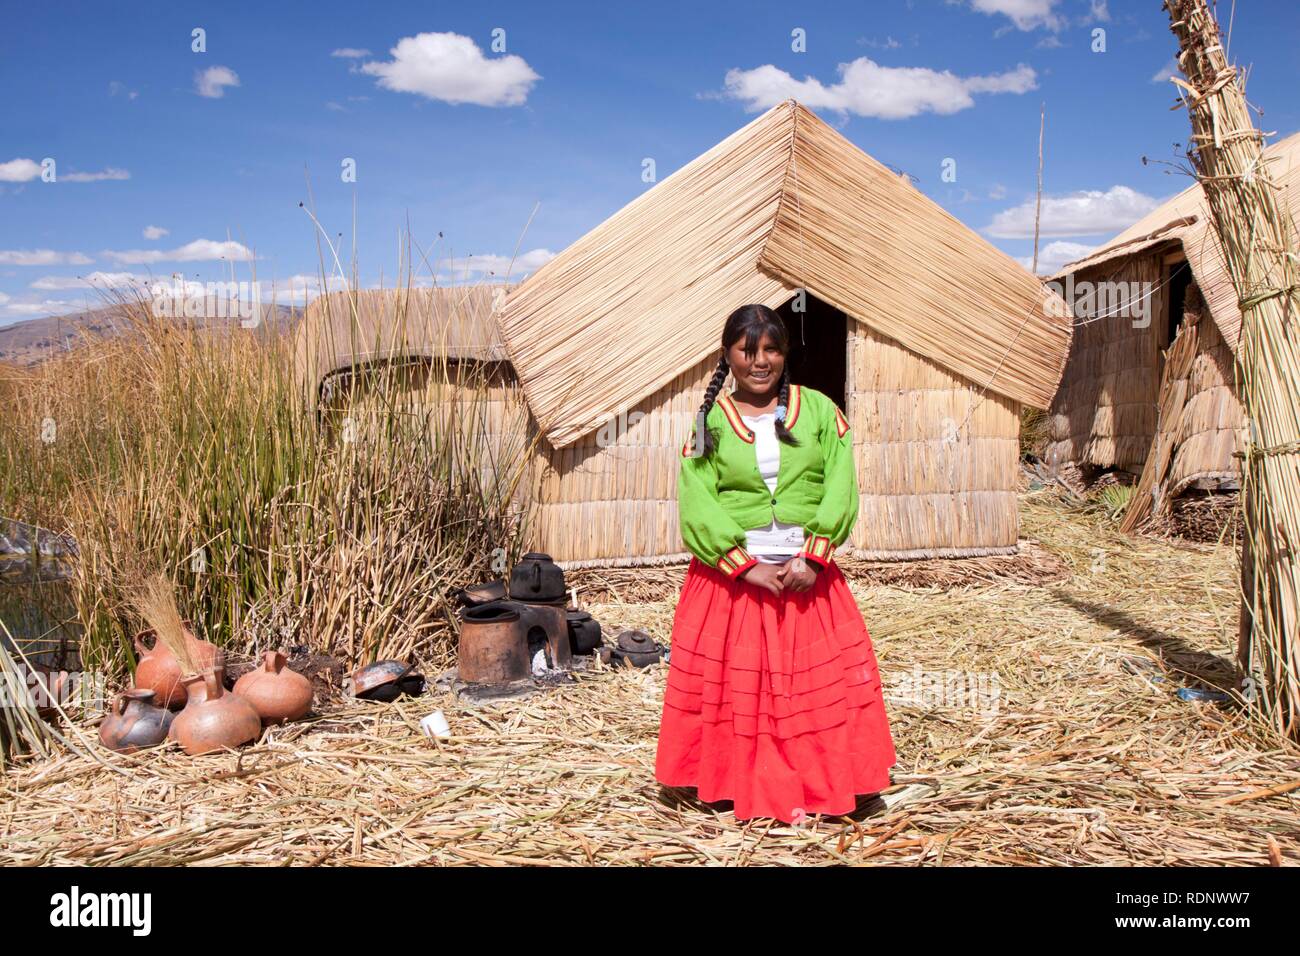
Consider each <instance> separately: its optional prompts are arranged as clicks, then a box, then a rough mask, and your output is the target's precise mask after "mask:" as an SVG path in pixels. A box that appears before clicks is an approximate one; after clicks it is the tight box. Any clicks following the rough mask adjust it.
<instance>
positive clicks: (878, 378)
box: [334, 322, 1020, 568]
mask: <svg viewBox="0 0 1300 956" xmlns="http://www.w3.org/2000/svg"><path fill="white" fill-rule="evenodd" d="M847 347H848V351H849V355H848V358H849V362H848V383H847V385H848V393H849V398H848V402H847V404H848V408H847V409H846V413H847V415H848V417H849V420H850V423H851V425H852V427H853V429H854V451H855V457H856V460H857V465H858V483H859V490H860V516H859V520H858V523H857V526H856V528H855V531H854V533H853V535H852V538H851V540H850V550H851V551H852V553H853V554H854V555H855V556H857V557H864V558H868V559H881V560H901V559H914V558H933V557H972V556H977V555H984V554H1007V553H1012V552H1014V551H1015V547H1016V538H1017V530H1018V526H1017V517H1016V476H1017V461H1018V455H1019V425H1020V423H1019V405H1018V403H1016V402H1014V401H1012V400H1011V399H1008V398H1005V397H1004V396H1001V395H997V394H995V393H993V392H984V393H983V394H981V393H980V390H979V389H978V388H976V387H975V386H974V385H972V384H971V383H970V382H968V381H966V380H965V379H963V378H961V377H959V376H956V375H954V374H953V373H951V372H949V371H947V370H945V369H944V368H942V367H941V366H939V365H937V364H936V363H934V362H932V361H930V360H929V359H926V358H923V357H921V356H918V355H916V354H915V353H912V352H910V351H908V350H907V349H905V348H904V347H903V346H902V345H901V344H899V343H898V342H895V341H894V340H892V339H889V338H888V337H886V336H883V335H879V334H877V333H874V332H872V331H871V330H870V329H868V328H867V327H866V326H863V325H861V324H860V323H856V322H850V323H849V335H848V345H847ZM476 366H477V367H480V368H491V369H492V371H491V372H490V373H488V374H489V383H488V388H486V389H484V388H469V387H466V386H465V385H464V384H463V383H462V384H461V385H457V384H456V383H455V382H451V381H448V377H447V374H446V370H445V369H443V370H442V371H438V370H436V369H435V370H432V371H431V370H430V367H429V366H427V365H418V366H412V367H411V369H410V370H409V371H407V372H405V373H404V375H403V376H402V377H401V378H393V377H391V376H390V377H389V378H388V379H387V381H388V383H389V385H388V386H386V387H385V388H384V389H383V390H382V391H375V392H366V391H365V389H364V388H357V389H356V390H354V391H353V392H352V393H351V394H352V396H353V398H352V401H351V403H350V405H349V406H348V407H349V409H350V410H344V409H343V408H341V407H339V408H336V409H335V412H334V414H335V415H336V416H339V419H338V420H339V421H340V422H343V421H350V422H351V423H352V426H351V427H352V428H353V430H354V434H358V435H362V436H364V434H365V431H366V429H367V428H368V427H372V426H371V425H369V424H368V423H370V422H382V421H386V420H389V416H388V415H387V414H383V413H381V412H382V411H383V410H384V409H385V408H386V407H387V406H388V405H390V404H391V403H394V402H396V403H398V405H399V407H400V408H401V409H403V410H404V414H409V415H412V416H416V417H424V418H425V419H426V420H427V419H428V418H429V417H430V416H434V415H444V416H445V415H457V416H461V417H462V418H463V416H465V415H466V414H477V415H483V416H486V417H487V418H488V419H489V421H490V424H489V429H488V430H489V432H490V433H491V434H493V435H497V436H499V440H500V442H501V452H500V454H501V457H502V458H503V459H505V460H513V454H514V453H513V451H511V449H514V448H519V447H526V446H528V445H529V444H531V445H532V452H531V456H530V457H529V459H528V461H529V464H528V467H527V479H526V480H527V482H528V485H527V490H528V492H529V494H528V495H527V496H526V497H528V498H529V499H530V500H531V503H532V504H531V517H530V521H529V527H530V532H529V541H530V545H529V546H530V547H531V548H533V549H535V550H539V551H545V552H546V553H548V554H550V555H551V556H552V557H553V558H554V559H555V560H556V561H559V562H562V563H563V565H564V566H565V567H566V568H580V567H617V566H637V565H654V564H664V563H670V562H675V561H682V560H686V559H688V558H689V557H690V554H689V552H687V550H686V548H685V545H684V544H683V543H682V540H681V536H680V534H679V531H678V518H677V471H678V466H679V458H678V455H679V452H680V449H681V445H682V442H683V441H684V440H685V437H686V434H687V433H688V431H689V428H690V426H691V423H692V421H693V419H694V416H695V413H696V411H697V410H698V408H699V404H700V401H701V400H702V399H703V393H704V388H705V386H706V385H707V383H708V380H709V377H710V376H711V375H712V373H713V369H714V368H715V359H714V358H713V357H710V358H708V359H706V360H705V361H703V362H701V363H699V364H697V365H696V366H695V367H693V368H692V369H690V370H689V371H688V372H686V373H684V374H682V375H679V376H678V377H676V378H675V379H673V380H672V381H671V382H670V383H669V384H668V385H667V386H665V387H664V388H662V389H660V390H658V391H657V392H655V393H653V394H651V395H649V396H647V397H646V398H645V399H643V400H642V401H640V402H638V403H636V404H635V405H633V406H631V407H630V408H628V409H626V410H623V411H620V410H619V409H607V410H606V412H605V418H606V420H607V421H608V422H609V424H608V425H607V426H606V427H604V428H602V429H598V430H597V431H595V432H592V433H589V434H587V435H585V436H583V437H582V438H581V439H579V440H578V441H577V442H574V443H572V444H570V445H566V446H564V447H562V448H556V447H554V446H553V445H552V444H551V443H550V441H549V440H548V439H547V438H546V437H545V436H544V434H543V431H542V429H541V428H540V427H539V425H538V423H537V421H536V420H535V419H534V418H533V417H532V415H531V414H530V412H529V411H528V408H527V406H526V405H525V404H524V401H523V392H522V390H521V389H520V388H519V387H518V384H517V382H516V380H515V378H514V375H513V373H512V372H511V371H510V369H509V366H508V365H506V364H504V363H474V362H466V363H460V364H459V365H457V364H456V363H453V364H452V365H450V366H448V367H450V368H457V367H461V368H474V367H476ZM394 382H400V389H399V391H400V392H401V394H397V395H395V394H393V390H392V384H393V383H394ZM730 384H731V383H730V382H728V385H727V386H726V387H730ZM344 391H346V390H344ZM475 396H477V397H475ZM481 466H482V465H481ZM521 497H522V496H521Z"/></svg>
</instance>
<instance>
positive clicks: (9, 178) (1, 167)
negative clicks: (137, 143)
mask: <svg viewBox="0 0 1300 956" xmlns="http://www.w3.org/2000/svg"><path fill="white" fill-rule="evenodd" d="M40 175H41V164H40V163H38V162H36V161H35V160H34V159H11V160H9V162H7V163H0V182H3V183H25V182H29V181H31V180H33V179H36V178H37V177H38V176H40ZM130 178H131V174H130V172H128V171H127V170H125V169H118V168H116V167H114V166H109V167H107V168H105V169H101V170H100V171H99V172H97V173H63V174H61V175H60V176H59V177H58V180H57V182H61V183H97V182H100V181H102V180H105V179H130Z"/></svg>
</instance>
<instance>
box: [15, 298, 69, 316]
mask: <svg viewBox="0 0 1300 956" xmlns="http://www.w3.org/2000/svg"><path fill="white" fill-rule="evenodd" d="M75 308H77V303H76V302H68V301H66V300H63V299H46V300H45V301H44V302H9V303H6V304H5V306H4V310H5V311H6V312H8V313H9V314H10V315H20V316H23V317H28V316H37V315H52V314H54V313H55V312H69V311H71V310H72V309H75Z"/></svg>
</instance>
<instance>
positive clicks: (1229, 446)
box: [1045, 134, 1300, 507]
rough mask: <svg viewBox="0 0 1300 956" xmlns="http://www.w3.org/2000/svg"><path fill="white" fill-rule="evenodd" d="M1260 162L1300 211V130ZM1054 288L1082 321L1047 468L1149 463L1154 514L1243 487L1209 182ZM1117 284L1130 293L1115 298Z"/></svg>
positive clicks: (1225, 287)
mask: <svg viewBox="0 0 1300 956" xmlns="http://www.w3.org/2000/svg"><path fill="white" fill-rule="evenodd" d="M1263 161H1264V162H1266V163H1268V164H1269V165H1270V170H1271V172H1272V174H1273V176H1274V178H1275V179H1276V181H1277V182H1278V183H1279V185H1280V186H1281V188H1282V192H1283V195H1284V196H1285V197H1286V201H1287V202H1288V203H1289V205H1290V208H1291V210H1292V213H1293V214H1296V215H1300V188H1297V187H1296V180H1297V178H1298V177H1300V134H1295V135H1292V136H1290V137H1288V138H1286V139H1284V140H1280V141H1279V142H1277V143H1274V144H1273V145H1272V146H1271V147H1269V148H1268V149H1267V150H1265V151H1264V158H1263ZM1049 282H1051V283H1055V284H1057V285H1058V286H1060V287H1061V288H1062V289H1063V290H1064V292H1065V296H1066V298H1067V299H1071V300H1072V302H1071V304H1072V306H1073V307H1074V311H1075V313H1076V315H1075V323H1076V325H1075V332H1074V341H1073V344H1072V345H1071V348H1070V357H1069V361H1068V363H1067V364H1066V369H1065V374H1064V376H1063V377H1062V379H1061V386H1060V390H1059V391H1058V392H1057V394H1056V396H1055V398H1054V399H1053V401H1052V406H1051V409H1050V411H1049V422H1048V429H1049V431H1048V435H1049V439H1048V444H1047V446H1046V449H1045V455H1046V458H1047V460H1048V461H1049V463H1051V464H1053V465H1055V466H1057V467H1070V466H1075V467H1077V468H1078V469H1079V470H1080V471H1081V472H1082V474H1083V477H1084V478H1085V479H1089V478H1092V477H1095V476H1096V475H1098V474H1100V473H1102V472H1105V471H1120V472H1127V473H1129V474H1130V475H1140V474H1141V473H1142V472H1143V470H1144V468H1145V467H1146V466H1147V464H1148V461H1151V462H1152V466H1153V467H1154V468H1155V469H1156V470H1157V471H1158V472H1159V474H1158V475H1152V476H1150V477H1148V478H1144V479H1143V484H1144V485H1149V486H1150V490H1151V492H1152V494H1153V495H1155V497H1156V499H1157V500H1156V501H1155V502H1154V504H1155V505H1156V506H1157V507H1160V506H1162V505H1163V504H1167V503H1168V502H1169V501H1170V500H1172V499H1173V498H1175V497H1176V496H1178V495H1179V494H1181V493H1183V492H1185V491H1188V490H1203V491H1232V490H1235V489H1236V488H1237V486H1238V481H1239V477H1238V476H1239V474H1240V470H1241V469H1240V463H1239V460H1238V459H1235V458H1234V457H1233V455H1234V453H1236V452H1238V451H1240V450H1241V448H1242V437H1243V434H1242V429H1243V427H1244V415H1243V412H1242V407H1241V402H1240V398H1239V392H1238V390H1237V386H1236V381H1235V373H1234V354H1235V352H1236V349H1237V345H1238V341H1239V338H1240V333H1241V310H1240V307H1239V306H1238V303H1237V295H1236V292H1235V291H1234V289H1233V286H1232V280H1231V277H1230V276H1229V275H1228V272H1227V269H1226V266H1225V263H1224V257H1223V251H1222V248H1221V246H1220V243H1219V239H1218V236H1217V234H1216V233H1215V230H1214V224H1213V218H1212V216H1211V215H1210V211H1209V208H1208V206H1207V205H1206V200H1205V193H1204V190H1203V189H1202V187H1201V186H1200V184H1199V183H1198V184H1195V185H1193V186H1191V187H1189V188H1188V189H1186V190H1184V191H1183V192H1181V193H1179V194H1178V195H1177V196H1175V197H1174V198H1173V199H1171V200H1169V201H1168V202H1167V203H1164V204H1163V205H1161V206H1160V207H1159V208H1158V209H1156V210H1154V211H1152V212H1151V213H1148V214H1147V215H1146V216H1144V217H1143V218H1142V219H1140V220H1138V221H1137V222H1136V223H1134V224H1133V225H1132V226H1130V227H1129V228H1128V229H1125V230H1124V231H1123V232H1121V233H1120V234H1119V235H1118V236H1116V237H1115V238H1114V239H1112V240H1111V241H1110V242H1108V243H1106V244H1105V245H1103V246H1101V247H1100V248H1098V249H1096V250H1094V251H1092V252H1090V253H1089V254H1088V255H1087V256H1086V257H1085V258H1083V259H1079V260H1077V261H1076V262H1072V263H1070V264H1068V265H1067V266H1066V267H1065V268H1064V269H1062V270H1061V271H1060V272H1058V273H1057V274H1056V275H1054V276H1052V277H1051V278H1050V280H1049ZM1119 283H1124V284H1125V287H1126V288H1127V290H1128V291H1127V292H1126V293H1123V294H1121V295H1119V296H1118V297H1117V296H1116V294H1115V292H1114V290H1116V289H1120V288H1121V287H1120V286H1119V285H1118V284H1119ZM1107 289H1109V290H1111V291H1109V292H1108V291H1106V290H1107ZM1139 289H1140V290H1142V293H1143V294H1148V295H1149V298H1148V299H1147V301H1146V302H1145V303H1144V304H1143V305H1142V308H1141V309H1136V310H1135V309H1132V308H1126V307H1124V305H1123V303H1122V302H1118V301H1117V300H1118V299H1123V298H1124V297H1125V296H1126V295H1128V296H1129V297H1130V298H1131V295H1130V293H1132V292H1133V291H1134V290H1139ZM1071 290H1073V295H1072V294H1071ZM1085 296H1088V297H1090V299H1089V301H1084V297H1085ZM1134 313H1140V314H1134ZM1153 455H1154V458H1153V457H1152V456H1153Z"/></svg>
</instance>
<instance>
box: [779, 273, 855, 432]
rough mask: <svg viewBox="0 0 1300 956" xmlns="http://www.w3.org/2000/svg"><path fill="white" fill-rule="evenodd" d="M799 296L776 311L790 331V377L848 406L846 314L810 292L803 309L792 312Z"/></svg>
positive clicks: (788, 358) (843, 405)
mask: <svg viewBox="0 0 1300 956" xmlns="http://www.w3.org/2000/svg"><path fill="white" fill-rule="evenodd" d="M797 301H798V297H796V298H794V299H791V300H790V301H789V302H787V303H785V305H783V306H781V307H780V308H779V309H777V310H776V311H777V312H779V313H780V315H781V319H782V321H784V322H785V327H786V328H787V329H789V331H790V355H789V356H788V357H787V359H786V360H787V361H788V362H789V363H790V379H791V381H793V382H795V383H796V384H798V385H807V386H808V387H809V388H815V389H817V391H819V392H822V393H824V394H826V395H828V396H830V398H831V399H832V400H833V401H834V402H835V404H836V405H838V406H839V407H840V408H847V407H848V406H847V404H846V402H845V399H846V398H847V395H846V373H847V370H848V349H849V343H848V328H849V326H848V316H846V315H845V314H844V313H843V312H841V311H840V310H839V309H837V308H835V307H834V306H833V305H830V304H829V303H826V302H823V301H822V300H821V299H819V298H817V297H816V296H815V295H813V294H812V293H807V294H806V295H805V296H804V305H805V309H804V311H803V312H795V311H794V305H795V303H796V302H797Z"/></svg>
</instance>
